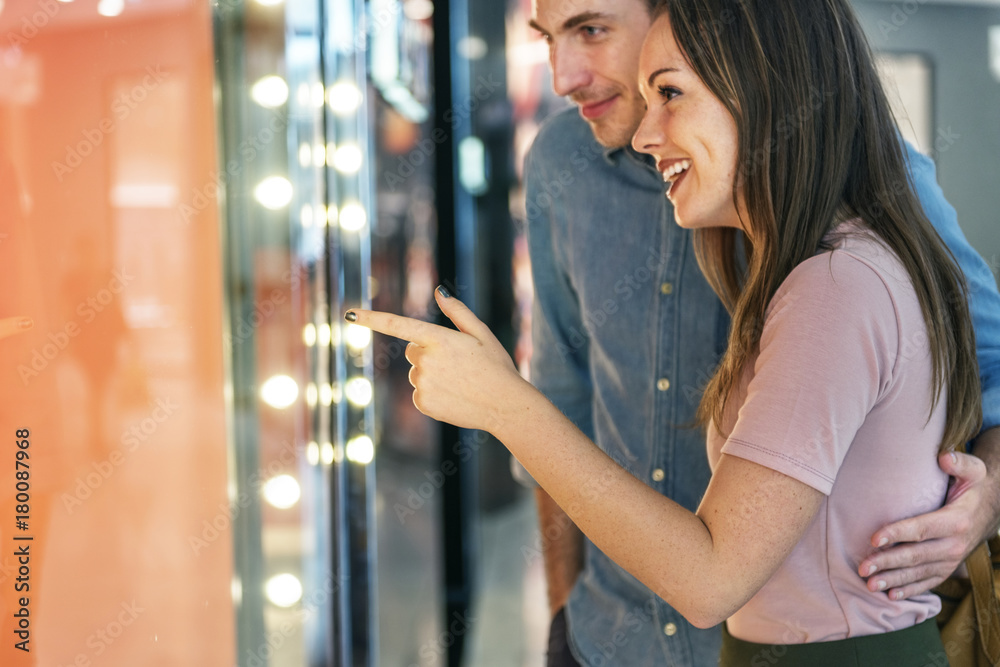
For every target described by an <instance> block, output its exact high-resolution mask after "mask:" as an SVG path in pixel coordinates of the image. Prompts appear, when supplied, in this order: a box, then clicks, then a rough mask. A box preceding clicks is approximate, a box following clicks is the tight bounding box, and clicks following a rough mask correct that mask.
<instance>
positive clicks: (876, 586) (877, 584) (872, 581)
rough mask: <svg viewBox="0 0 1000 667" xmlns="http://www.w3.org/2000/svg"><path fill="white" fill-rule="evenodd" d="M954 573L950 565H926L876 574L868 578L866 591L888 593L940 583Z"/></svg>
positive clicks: (953, 568)
mask: <svg viewBox="0 0 1000 667" xmlns="http://www.w3.org/2000/svg"><path fill="white" fill-rule="evenodd" d="M954 571H955V567H954V566H953V565H952V564H950V563H927V564H923V565H918V566H916V567H905V568H900V569H896V570H886V571H885V572H876V573H875V574H873V575H872V576H870V577H868V583H867V585H868V590H870V591H872V592H878V591H883V592H888V591H891V590H893V589H897V590H898V589H901V588H906V587H907V586H912V585H914V584H918V583H920V582H923V581H935V582H936V583H940V582H941V581H944V580H945V579H946V578H948V576H949V575H950V574H951V573H952V572H954ZM936 583H935V584H934V585H936Z"/></svg>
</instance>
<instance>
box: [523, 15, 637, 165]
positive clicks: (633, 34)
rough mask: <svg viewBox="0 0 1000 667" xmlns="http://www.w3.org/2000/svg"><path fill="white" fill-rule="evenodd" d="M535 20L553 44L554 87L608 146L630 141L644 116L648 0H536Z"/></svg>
mask: <svg viewBox="0 0 1000 667" xmlns="http://www.w3.org/2000/svg"><path fill="white" fill-rule="evenodd" d="M531 25H532V27H534V28H535V29H536V30H538V31H539V32H540V33H542V35H543V36H544V37H545V40H546V41H547V42H548V45H549V62H550V63H551V65H552V82H553V88H555V92H556V94H557V95H562V96H567V97H569V99H570V100H571V101H572V102H573V103H574V104H576V105H577V106H578V107H579V108H580V115H581V116H583V118H584V119H585V120H586V121H587V122H588V123H590V128H591V129H592V130H593V132H594V137H595V138H596V139H597V141H599V142H600V143H601V144H603V145H604V146H608V147H609V148H610V147H618V146H626V145H628V143H629V142H630V141H631V139H632V135H633V134H634V133H635V130H636V128H637V127H639V121H640V120H642V114H643V111H644V108H645V107H644V103H643V100H642V97H640V96H639V90H638V84H637V74H638V71H639V53H640V52H641V50H642V41H643V38H645V36H646V32H647V31H648V30H649V25H650V21H649V5H648V3H647V2H646V0H534V2H533V16H532V19H531Z"/></svg>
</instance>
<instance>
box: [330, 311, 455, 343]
mask: <svg viewBox="0 0 1000 667" xmlns="http://www.w3.org/2000/svg"><path fill="white" fill-rule="evenodd" d="M344 319H346V320H347V321H348V322H354V323H355V324H359V325H361V326H363V327H368V328H369V329H371V330H372V331H378V332H379V333H384V334H386V335H388V336H394V337H395V338H402V339H403V340H407V341H410V342H413V343H416V344H417V345H426V344H427V343H429V342H431V341H432V340H434V339H435V338H436V337H437V336H438V335H440V332H442V331H447V329H445V328H444V327H439V326H437V325H436V324H431V323H430V322H423V321H421V320H415V319H412V318H410V317H402V316H400V315H393V314H392V313H382V312H379V311H377V310H361V309H359V308H353V309H351V310H349V311H347V313H346V314H345V315H344Z"/></svg>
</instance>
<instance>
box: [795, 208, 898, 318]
mask: <svg viewBox="0 0 1000 667" xmlns="http://www.w3.org/2000/svg"><path fill="white" fill-rule="evenodd" d="M781 287H782V289H781V290H779V293H780V292H781V291H788V290H802V289H808V290H810V291H811V292H813V293H817V292H819V293H826V294H829V295H830V296H833V295H836V294H842V295H844V296H845V297H846V298H848V299H849V300H857V301H858V302H859V303H860V302H864V301H865V300H874V301H881V300H882V298H885V297H887V298H889V299H890V300H891V299H893V298H894V296H895V295H897V293H899V292H900V291H901V290H902V291H912V285H911V284H910V280H909V277H908V275H907V273H906V270H905V268H904V267H903V265H902V263H901V262H900V261H899V257H898V256H897V255H896V253H895V252H894V251H893V250H892V249H891V248H890V247H889V246H888V245H887V244H886V243H885V241H883V240H882V239H881V238H880V237H879V236H878V235H877V234H876V233H875V232H874V231H872V230H871V229H870V228H868V227H866V226H864V225H863V224H862V223H861V222H860V221H858V220H849V221H847V222H844V223H841V224H840V225H838V226H837V227H836V228H835V229H834V230H833V231H831V232H830V233H829V234H827V235H826V236H825V237H824V246H823V249H822V250H820V251H819V252H817V253H816V254H815V255H813V256H812V257H810V258H809V259H807V260H805V261H804V262H802V263H801V264H799V265H798V266H796V267H795V269H793V270H792V272H791V273H790V274H789V276H788V278H787V279H786V280H785V282H784V283H783V284H782V286H781Z"/></svg>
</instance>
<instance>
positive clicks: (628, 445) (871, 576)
mask: <svg viewBox="0 0 1000 667" xmlns="http://www.w3.org/2000/svg"><path fill="white" fill-rule="evenodd" d="M655 2H656V0H536V2H535V6H534V16H533V19H532V22H531V23H532V26H533V27H535V28H536V29H537V30H539V32H541V33H542V35H544V37H545V39H546V41H547V42H548V44H549V53H550V62H551V65H552V75H553V85H554V88H555V91H556V93H557V94H559V95H563V96H566V97H568V98H569V99H570V100H571V101H572V102H573V103H574V104H575V105H576V107H577V109H572V110H567V111H564V112H562V113H559V114H557V115H556V116H554V117H553V118H551V119H549V120H548V121H547V122H546V124H545V125H544V126H543V128H542V129H541V131H540V132H539V135H538V138H537V139H536V140H535V143H534V145H533V147H532V149H531V151H530V153H529V156H528V159H527V162H526V168H525V173H526V181H527V210H528V217H529V225H528V239H529V247H530V254H531V262H532V271H533V275H534V280H535V307H534V313H533V331H532V337H533V344H534V355H533V359H532V367H531V379H532V382H533V383H534V384H535V385H536V386H537V387H538V388H539V389H541V390H542V391H543V392H544V393H545V394H546V395H547V396H548V397H549V399H550V400H552V401H553V403H555V405H556V406H558V407H559V408H560V409H561V410H562V411H563V412H564V413H565V414H566V415H567V416H568V417H570V419H572V420H573V421H574V422H575V423H576V424H577V425H578V426H579V427H580V428H581V429H582V430H583V431H584V432H585V433H586V434H587V435H589V436H590V437H591V438H593V439H594V441H595V442H596V443H597V444H598V445H599V446H600V447H601V448H602V449H603V450H604V451H605V452H607V453H608V454H609V455H611V456H612V458H614V459H615V460H616V461H618V463H620V464H621V465H622V466H624V467H625V468H627V469H628V470H629V471H630V472H632V474H634V475H635V476H636V477H638V478H639V479H642V480H644V481H645V482H646V483H647V484H649V485H650V486H651V487H652V488H654V489H656V490H657V491H659V492H660V493H663V494H664V495H667V496H669V497H670V498H672V499H673V500H675V501H676V502H678V503H680V504H682V505H684V506H685V507H687V508H688V509H690V510H694V509H696V508H697V505H698V503H699V501H700V499H701V496H702V494H703V492H704V490H705V487H706V485H707V482H708V479H709V468H708V461H707V456H706V453H705V441H704V436H703V434H702V433H700V431H699V430H697V429H691V428H685V427H686V426H687V425H689V424H690V423H692V422H693V419H694V410H695V408H696V407H697V405H698V400H699V398H700V391H701V387H702V386H703V385H704V384H705V382H706V381H707V379H708V378H709V377H710V375H711V372H712V369H713V367H714V365H715V363H716V361H717V359H718V357H719V355H720V354H721V353H722V351H723V350H724V348H725V345H726V335H727V329H728V324H729V321H728V316H727V314H726V312H725V309H724V308H723V307H722V305H721V304H720V302H719V300H718V299H717V298H716V296H715V294H714V293H713V292H712V290H711V289H710V288H709V286H708V284H707V283H706V282H705V280H704V278H703V277H702V275H701V272H700V271H699V269H698V266H697V263H696V261H695V258H694V253H693V249H692V247H691V240H690V235H689V233H688V232H686V231H685V230H683V229H681V228H680V227H678V226H677V225H676V224H674V222H673V212H672V210H671V209H670V205H669V202H668V201H667V199H666V197H664V194H663V193H664V184H663V181H662V178H661V177H660V175H659V174H658V173H657V172H656V170H655V167H654V165H653V164H652V163H651V162H650V161H649V160H648V159H646V158H645V157H643V156H640V155H639V154H637V153H635V152H634V151H633V150H632V149H631V148H630V147H629V143H630V141H631V138H632V135H633V133H634V132H635V130H636V128H637V127H638V124H639V121H640V119H641V118H642V115H643V112H644V105H643V102H642V99H641V98H640V97H639V94H638V89H637V71H638V57H639V52H640V47H641V46H642V42H643V38H644V37H645V34H646V32H647V30H648V29H649V26H650V10H651V7H652V5H653V4H654V3H655ZM724 19H725V17H720V20H724ZM911 172H912V175H913V179H914V182H915V183H916V186H917V190H918V194H919V196H920V198H921V201H922V203H923V205H924V208H925V209H926V211H927V213H928V216H929V217H930V219H931V221H932V222H933V223H934V224H935V226H936V227H937V228H938V231H939V233H940V234H941V236H942V238H944V239H945V241H946V242H947V243H948V245H949V247H950V248H951V250H952V252H953V253H954V254H955V256H956V257H957V258H958V260H959V263H960V264H961V265H962V268H963V270H964V271H965V273H966V276H967V278H968V280H969V283H970V292H971V308H972V311H973V318H974V322H975V326H976V334H977V351H978V356H979V363H980V366H981V375H982V378H983V412H984V415H983V416H984V424H983V432H982V434H981V435H980V436H979V438H978V439H977V440H976V442H975V445H974V447H975V449H974V451H975V454H976V455H977V456H978V457H979V458H981V459H982V460H983V461H985V463H986V466H985V468H986V473H985V475H984V471H983V463H982V462H981V461H980V460H978V459H977V458H976V457H973V456H965V455H958V456H956V457H955V459H954V460H953V459H952V458H951V457H946V458H945V459H943V460H942V468H943V469H944V470H945V472H947V473H948V474H950V475H952V476H954V477H956V478H958V480H959V482H960V483H958V484H957V485H956V486H955V489H956V490H958V489H961V493H956V492H955V491H953V493H952V494H951V496H950V500H949V503H948V504H947V505H946V506H945V507H944V508H942V509H941V510H938V511H937V512H934V513H932V514H928V515H924V516H922V517H916V518H914V519H909V520H907V521H902V522H899V523H897V524H893V525H891V526H887V527H885V528H883V529H882V530H880V531H879V532H877V533H876V534H875V535H873V536H872V544H873V549H872V555H871V556H870V557H869V558H867V559H866V560H865V561H864V562H862V563H860V564H859V576H862V575H864V576H866V577H867V578H868V581H869V589H870V590H871V591H872V595H886V594H889V595H894V596H895V595H899V596H903V597H906V596H910V595H915V594H917V593H920V592H923V591H926V590H927V589H929V588H931V587H933V586H935V585H936V584H938V583H939V582H940V581H942V580H943V579H944V578H945V577H947V576H948V575H949V574H950V573H951V572H952V571H953V570H954V569H955V567H956V566H957V565H958V564H959V562H960V561H961V560H962V559H963V558H964V556H965V555H966V554H968V553H969V552H970V551H971V550H972V548H973V547H974V546H975V545H976V544H977V543H978V542H979V541H981V540H982V539H983V538H984V536H986V535H987V534H988V533H990V532H991V531H995V530H996V528H997V523H998V520H1000V428H995V427H997V426H998V425H1000V295H998V294H997V290H996V283H995V281H994V279H993V276H992V274H991V273H990V271H989V269H988V268H987V267H986V266H985V263H984V262H983V261H982V259H981V258H980V257H979V256H978V255H976V253H975V252H974V251H973V250H972V249H971V247H969V245H968V243H967V242H966V241H965V238H964V236H963V235H962V233H961V231H960V229H959V228H958V225H957V221H956V218H955V212H954V209H952V208H951V207H950V206H949V205H948V204H947V202H946V201H945V200H944V198H943V195H942V193H941V191H940V189H939V188H938V187H937V184H936V182H935V177H934V167H933V164H932V163H931V162H930V161H929V160H927V159H926V158H921V157H919V156H916V155H915V154H914V153H913V151H911ZM594 493H595V494H599V493H600V490H599V489H595V490H594ZM536 494H537V500H538V509H539V519H540V527H541V532H542V536H543V543H544V545H545V559H546V571H547V574H548V579H549V598H550V606H551V610H552V614H553V625H552V631H551V636H550V647H549V664H550V665H576V664H580V665H587V666H591V667H601V666H603V665H677V666H684V667H689V666H690V667H698V666H703V665H714V664H716V662H717V658H718V646H719V632H718V629H712V630H699V629H697V628H694V627H693V626H691V625H690V624H689V623H687V622H686V621H685V620H684V619H683V618H682V617H681V616H680V615H679V614H677V613H676V612H675V611H674V610H673V609H671V608H670V607H668V606H667V605H666V604H665V603H664V602H663V601H662V600H660V599H659V598H658V597H656V596H654V595H653V594H652V593H651V592H650V591H649V590H648V589H647V588H645V587H644V586H643V585H641V584H640V583H639V582H638V581H637V580H636V579H635V578H633V577H632V576H631V575H629V574H627V573H626V572H625V571H624V570H622V569H621V568H620V567H618V566H617V565H616V564H615V563H614V562H612V561H611V560H610V559H609V558H607V557H606V556H605V555H604V554H603V553H601V552H600V551H599V550H598V549H596V548H595V547H594V546H593V545H592V544H590V543H589V542H588V541H586V540H585V538H583V536H582V535H581V534H580V532H579V531H578V530H577V529H576V527H575V526H574V525H573V524H572V523H571V522H570V521H569V519H568V518H567V517H566V515H565V513H563V512H562V510H561V509H560V508H559V507H558V506H557V505H555V504H554V503H553V502H552V500H551V498H549V497H548V495H547V494H546V493H545V492H544V491H542V490H541V489H538V490H536ZM664 538H665V539H669V536H664ZM883 540H884V541H883ZM880 544H882V548H881V549H876V548H875V547H876V546H877V545H880ZM873 568H874V569H873ZM789 630H790V632H789V635H790V636H793V634H794V630H795V626H794V620H793V619H792V620H790V621H789Z"/></svg>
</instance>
